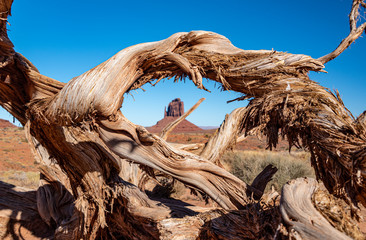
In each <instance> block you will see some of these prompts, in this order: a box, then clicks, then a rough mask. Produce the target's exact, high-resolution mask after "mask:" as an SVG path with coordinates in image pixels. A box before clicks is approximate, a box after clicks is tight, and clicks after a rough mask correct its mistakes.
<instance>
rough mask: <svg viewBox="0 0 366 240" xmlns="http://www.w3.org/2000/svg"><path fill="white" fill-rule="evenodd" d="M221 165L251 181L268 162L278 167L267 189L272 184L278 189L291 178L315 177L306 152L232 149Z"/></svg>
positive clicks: (248, 181)
mask: <svg viewBox="0 0 366 240" xmlns="http://www.w3.org/2000/svg"><path fill="white" fill-rule="evenodd" d="M222 162H223V165H224V166H225V168H226V169H228V170H229V171H230V172H231V173H233V174H234V175H235V176H237V177H238V178H240V179H241V180H243V181H245V182H246V183H249V184H250V183H251V182H252V181H253V180H254V178H255V177H256V176H257V175H258V174H259V173H260V172H261V171H262V170H263V169H264V168H265V167H266V166H267V165H269V164H272V165H274V166H276V167H277V168H278V172H277V173H276V174H275V175H274V177H273V180H272V181H271V182H270V183H269V184H268V186H267V190H268V189H269V188H270V187H271V186H274V188H275V189H276V190H277V191H279V190H281V188H282V186H283V185H284V184H285V183H286V182H287V181H289V180H291V179H296V178H298V177H315V174H314V170H313V169H312V167H311V165H310V154H309V153H306V152H292V153H288V152H271V151H233V152H228V153H226V154H225V155H224V156H223V158H222Z"/></svg>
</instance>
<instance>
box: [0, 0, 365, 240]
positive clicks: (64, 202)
mask: <svg viewBox="0 0 366 240" xmlns="http://www.w3.org/2000/svg"><path fill="white" fill-rule="evenodd" d="M11 4H12V1H11V0H2V1H0V12H1V20H0V23H1V31H0V54H1V59H0V60H1V66H0V74H1V78H0V104H1V105H2V106H3V107H4V108H5V109H6V110H8V111H9V112H10V113H11V114H13V116H15V117H16V118H17V119H18V120H19V121H20V122H21V123H22V124H23V125H25V126H26V131H27V137H28V140H29V142H30V143H31V147H32V149H33V152H34V154H35V157H36V158H37V159H38V161H39V162H40V163H41V164H42V165H43V167H42V168H41V173H42V174H41V176H42V180H41V187H40V188H39V189H38V190H37V207H36V208H37V210H38V212H39V217H40V218H42V220H43V221H44V222H45V223H46V224H47V225H45V226H47V227H46V228H47V229H46V230H47V231H46V232H47V233H50V235H52V236H54V237H55V238H60V239H71V238H74V239H80V238H83V239H95V238H108V239H109V238H111V239H119V238H127V239H159V238H160V239H174V238H176V239H179V238H182V237H184V238H185V239H200V238H201V239H207V238H212V239H259V238H263V239H268V238H274V237H276V238H279V237H284V235H285V233H284V231H282V230H283V229H285V228H286V227H285V226H283V225H281V221H282V218H281V216H280V214H279V210H278V206H277V205H276V203H275V202H273V204H272V205H269V206H268V205H263V204H262V203H261V201H256V200H255V199H260V198H261V197H262V196H263V190H264V189H265V185H266V184H267V183H268V181H269V180H270V179H271V177H272V176H273V174H274V173H275V172H276V169H274V168H272V167H267V168H266V169H265V170H264V172H263V173H261V174H260V175H259V176H258V177H257V178H256V179H255V181H254V182H253V183H252V185H247V184H246V183H244V182H242V181H241V180H239V179H238V178H236V177H235V176H233V175H232V174H230V173H228V172H227V171H226V170H224V169H223V168H221V167H220V166H218V165H219V159H220V157H221V155H222V154H223V153H224V151H225V150H226V149H227V148H228V147H230V146H231V145H233V144H235V142H236V139H237V137H238V134H239V133H240V132H242V131H244V132H245V133H249V132H250V133H257V134H264V135H266V136H267V138H268V144H269V146H270V147H272V146H275V145H276V143H277V140H278V136H279V132H280V130H281V134H282V135H283V136H286V137H287V139H288V140H289V142H290V145H293V144H295V145H302V146H303V147H305V148H307V149H309V150H310V152H311V154H312V163H313V167H314V168H315V170H316V173H317V177H318V178H319V179H321V180H323V182H324V183H325V186H326V187H327V189H328V190H329V191H330V192H331V193H333V194H336V195H337V196H339V197H342V198H343V199H345V200H346V201H348V204H350V205H352V207H353V210H354V209H355V208H356V205H357V201H361V203H362V204H364V205H365V202H366V200H364V199H366V193H365V191H366V186H365V181H363V179H364V178H366V171H365V169H364V166H365V165H364V164H363V163H364V162H365V161H366V158H365V156H366V150H365V149H366V135H365V132H366V130H365V124H364V121H363V118H360V119H358V120H357V121H355V120H354V119H352V117H351V116H350V114H349V113H348V111H347V109H346V108H345V107H344V106H343V103H342V101H341V100H340V98H339V96H338V95H334V94H333V93H331V92H329V91H328V90H327V89H325V88H323V87H321V86H319V85H318V84H317V83H315V82H313V81H311V80H310V79H309V78H308V72H309V71H322V69H323V67H324V66H323V63H326V62H327V61H329V59H331V58H333V57H334V54H333V55H332V54H331V55H330V56H329V57H323V58H320V59H318V60H317V59H313V58H311V57H309V56H306V55H294V54H290V53H282V52H275V51H263V50H261V51H247V50H241V49H238V48H236V47H234V46H233V45H232V44H231V43H230V41H229V40H228V39H227V38H225V37H223V36H221V35H218V34H216V33H212V32H204V31H196V32H189V33H177V34H174V35H172V36H171V37H169V38H168V39H166V40H162V41H159V42H153V43H144V44H139V45H136V46H132V47H129V48H127V49H124V50H122V51H120V52H119V53H117V54H116V55H115V56H113V57H112V58H111V59H109V60H107V61H106V62H104V63H102V64H100V65H98V66H97V67H95V68H93V69H91V70H90V71H88V72H86V73H84V74H82V75H80V76H78V77H75V78H73V79H72V80H71V81H70V82H68V83H67V84H63V83H60V82H58V81H56V80H53V79H50V78H48V77H46V76H43V75H41V74H40V73H39V72H38V70H37V69H36V68H35V67H34V66H33V65H32V64H31V63H30V62H29V61H28V60H27V59H26V58H25V57H23V56H22V55H21V54H19V53H16V52H15V51H14V49H13V45H12V43H11V41H10V40H9V39H8V37H7V31H6V20H7V16H8V15H9V14H10V9H11ZM360 5H361V6H363V7H364V3H363V2H362V1H359V0H355V1H354V5H353V9H352V13H353V16H354V17H357V12H358V8H359V7H360ZM352 26H353V25H352ZM360 29H361V30H362V31H363V30H364V29H365V24H363V25H361V26H360V27H359V29H358V30H357V34H358V31H360ZM362 31H361V32H362ZM357 34H356V35H354V36H359V35H357ZM352 36H353V35H352ZM355 38H356V37H352V41H354V40H355ZM350 42H351V40H347V44H348V45H349V43H350ZM342 44H343V45H344V43H341V45H342ZM343 45H342V46H343ZM348 45H347V46H348ZM347 46H346V47H347ZM346 47H345V48H346ZM337 49H338V50H336V51H337V52H339V48H337ZM337 54H338V53H336V55H337ZM166 77H175V78H176V79H182V78H186V77H188V78H189V79H191V80H192V81H193V82H194V84H195V85H196V86H197V87H198V88H201V89H205V87H204V86H203V84H202V79H203V78H208V79H211V80H213V81H216V82H218V83H220V84H221V85H222V87H223V89H225V90H228V89H230V90H234V91H237V92H240V93H243V97H241V98H239V99H238V100H240V99H246V98H251V99H252V100H251V101H250V103H249V105H248V106H247V107H246V108H240V109H237V110H235V111H234V112H233V113H231V114H230V115H229V116H228V117H227V118H226V120H225V122H224V123H223V124H222V126H221V128H220V130H219V131H218V132H217V133H216V134H215V135H214V136H213V138H212V139H210V140H209V142H208V144H207V145H206V146H205V147H204V149H203V151H202V153H201V154H200V155H195V154H192V153H189V152H186V151H183V150H179V149H176V148H174V147H173V146H172V145H170V144H169V143H167V142H166V141H165V140H164V139H162V138H161V137H158V136H156V135H153V134H151V133H149V132H148V131H147V130H146V129H145V128H143V127H142V126H137V125H135V124H133V123H132V122H130V121H129V120H128V119H126V118H125V117H124V116H123V114H122V112H121V110H120V107H121V105H122V102H123V96H124V94H125V93H127V92H129V91H131V90H133V89H137V88H140V87H141V86H142V85H144V84H146V83H148V82H152V81H159V80H160V79H163V78H166ZM122 111H123V109H122ZM152 170H158V171H160V172H162V173H164V174H165V175H166V176H171V177H173V178H174V179H176V180H178V181H181V182H183V183H184V184H186V185H187V186H189V187H191V188H193V189H197V190H199V191H200V192H202V193H204V194H206V195H207V196H209V197H210V198H211V199H212V200H213V201H215V202H216V203H217V204H218V205H219V206H220V207H216V208H208V207H207V208H203V207H196V206H191V207H187V206H182V205H180V204H178V202H176V201H172V202H168V201H166V200H164V199H152V198H150V197H149V196H148V195H147V194H146V193H145V192H143V191H142V190H141V189H143V187H144V186H143V185H144V175H145V173H152V172H153V171H152ZM152 177H154V176H153V175H152ZM349 179H351V181H349ZM286 191H287V190H284V196H287V195H286V194H285V193H286ZM252 196H253V197H254V199H252ZM296 197H297V198H301V196H298V195H297V196H296ZM305 197H309V194H307V195H306V196H305ZM286 199H288V198H286V197H285V198H283V199H282V206H290V207H287V208H286V207H282V208H281V213H283V218H284V220H285V221H284V223H285V224H289V225H290V228H291V229H294V231H297V232H298V234H300V236H301V237H303V238H306V236H307V235H306V234H307V233H306V231H303V229H304V228H307V226H305V227H302V228H296V227H292V225H294V224H293V223H292V222H291V221H290V220H289V218H288V214H289V213H288V212H289V211H290V210H291V205H290V204H287V203H288V202H290V201H292V200H286ZM267 200H268V199H267ZM18 201H20V200H19V199H18ZM268 201H269V200H268ZM268 201H267V202H268ZM286 204H287V205H286ZM0 206H5V207H4V208H7V209H8V208H9V209H10V208H11V206H9V204H7V203H6V202H4V203H2V205H0ZM32 206H33V208H34V207H35V205H34V203H33V205H32ZM307 207H308V206H307ZM289 208H290V210H289ZM283 209H286V210H283ZM17 211H20V210H17ZM22 211H26V209H23V210H22ZM0 213H1V212H0ZM286 214H287V215H286ZM34 216H36V214H34ZM294 216H295V215H294ZM322 221H324V220H322ZM291 224H292V225H291ZM281 226H282V227H281ZM286 226H287V225H286ZM322 226H323V225H322ZM333 227H334V226H332V225H327V228H329V229H331V228H333ZM298 229H300V230H298ZM312 231H322V229H321V228H317V229H316V230H312ZM304 232H305V233H304ZM290 235H291V234H290ZM315 236H316V234H315ZM318 236H321V235H318Z"/></svg>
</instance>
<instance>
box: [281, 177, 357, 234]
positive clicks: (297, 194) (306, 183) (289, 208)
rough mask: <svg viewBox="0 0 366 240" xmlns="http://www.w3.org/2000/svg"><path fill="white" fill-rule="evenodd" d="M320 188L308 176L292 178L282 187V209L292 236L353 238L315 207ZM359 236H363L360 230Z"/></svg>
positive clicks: (335, 206)
mask: <svg viewBox="0 0 366 240" xmlns="http://www.w3.org/2000/svg"><path fill="white" fill-rule="evenodd" d="M318 188H319V184H318V182H317V181H316V180H315V179H308V178H298V179H296V180H291V181H290V182H288V183H287V184H286V185H285V186H284V187H283V188H282V193H281V205H280V211H281V214H282V217H283V220H284V221H285V223H286V224H287V225H288V226H289V230H290V231H289V234H290V237H292V238H294V239H304V240H305V239H309V240H310V239H314V240H315V239H319V240H323V239H352V238H350V237H349V236H347V235H346V234H344V233H342V232H340V231H338V230H337V229H335V228H334V227H333V226H332V225H331V224H330V223H329V222H328V220H327V219H326V218H324V217H323V215H322V214H321V213H320V212H319V211H318V210H317V209H316V208H315V206H314V202H313V200H312V199H313V195H314V194H315V192H316V191H317V190H318ZM323 204H324V203H323ZM337 207H339V206H337V205H334V208H337ZM330 211H332V209H330ZM343 217H345V218H346V217H347V216H346V215H344V216H343ZM344 221H347V219H345V220H344ZM355 227H356V228H357V226H355ZM355 230H356V231H355V232H354V234H355V235H354V236H357V229H355ZM358 236H359V237H362V238H363V236H362V233H361V232H360V231H359V230H358ZM358 239H360V238H358Z"/></svg>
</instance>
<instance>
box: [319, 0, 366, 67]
mask: <svg viewBox="0 0 366 240" xmlns="http://www.w3.org/2000/svg"><path fill="white" fill-rule="evenodd" d="M365 6H366V3H365V2H364V0H354V1H353V4H352V10H351V13H350V14H349V25H350V33H349V35H348V36H347V37H346V38H345V39H343V40H342V42H341V43H340V44H339V46H338V47H337V48H336V49H335V50H334V51H333V52H331V53H329V54H327V55H325V56H323V57H320V58H318V60H319V61H320V62H322V63H323V64H326V63H327V62H329V61H331V60H333V59H334V58H336V57H338V56H339V54H341V53H342V52H343V51H344V50H346V49H347V48H348V47H349V46H350V45H351V44H352V43H353V42H354V41H355V40H356V39H357V38H359V37H360V36H361V35H362V34H363V32H365V33H366V22H365V23H363V24H361V25H360V26H358V27H357V22H358V21H359V15H360V8H364V9H366V7H365Z"/></svg>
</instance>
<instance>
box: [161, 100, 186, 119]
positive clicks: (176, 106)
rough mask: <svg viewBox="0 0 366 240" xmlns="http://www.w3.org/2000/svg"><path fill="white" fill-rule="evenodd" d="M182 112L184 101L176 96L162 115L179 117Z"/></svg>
mask: <svg viewBox="0 0 366 240" xmlns="http://www.w3.org/2000/svg"><path fill="white" fill-rule="evenodd" d="M183 114H184V103H183V102H182V101H181V100H180V98H176V99H174V100H173V101H171V102H170V103H169V105H168V111H167V110H166V109H165V111H164V117H180V116H182V115H183Z"/></svg>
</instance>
